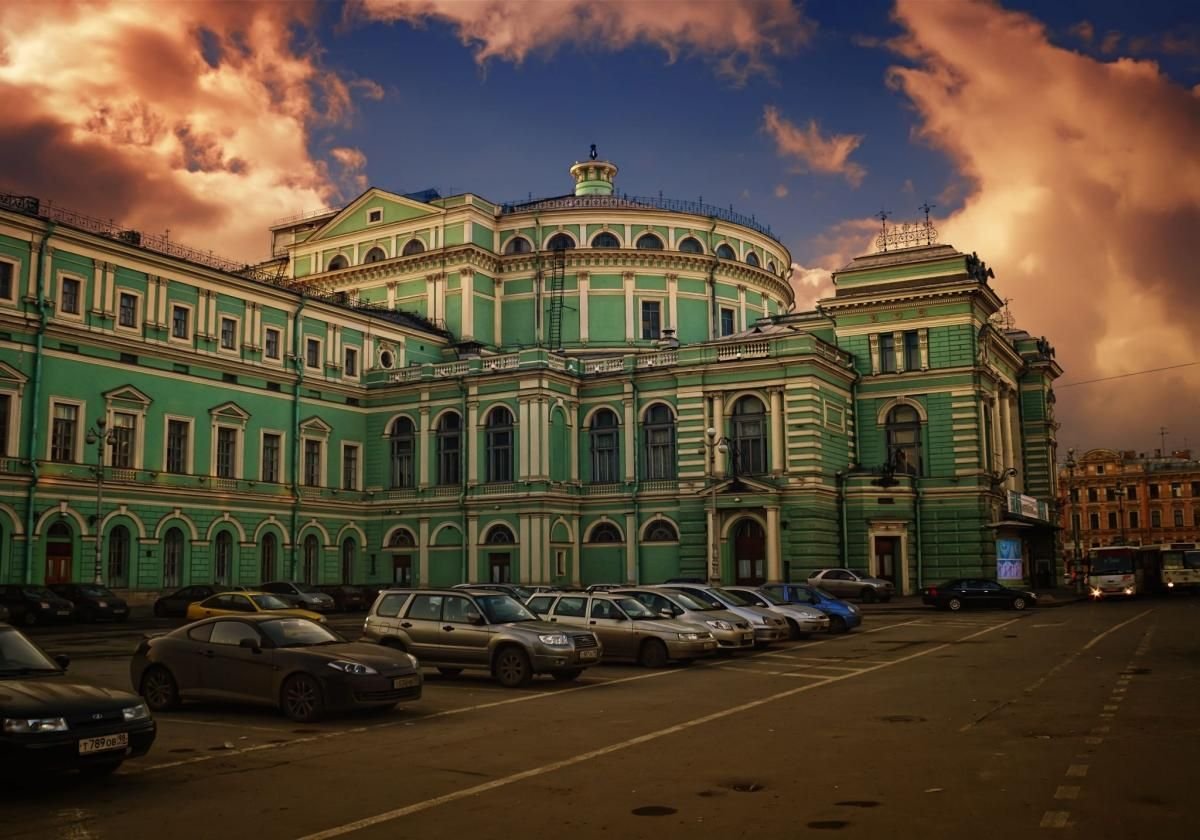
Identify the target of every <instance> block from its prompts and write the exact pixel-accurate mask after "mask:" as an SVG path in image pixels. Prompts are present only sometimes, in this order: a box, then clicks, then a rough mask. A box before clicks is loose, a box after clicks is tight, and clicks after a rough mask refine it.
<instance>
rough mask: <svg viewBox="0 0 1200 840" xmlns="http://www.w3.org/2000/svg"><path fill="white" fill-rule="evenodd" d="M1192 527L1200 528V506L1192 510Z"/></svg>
mask: <svg viewBox="0 0 1200 840" xmlns="http://www.w3.org/2000/svg"><path fill="white" fill-rule="evenodd" d="M1192 527H1193V528H1200V508H1194V509H1193V510H1192Z"/></svg>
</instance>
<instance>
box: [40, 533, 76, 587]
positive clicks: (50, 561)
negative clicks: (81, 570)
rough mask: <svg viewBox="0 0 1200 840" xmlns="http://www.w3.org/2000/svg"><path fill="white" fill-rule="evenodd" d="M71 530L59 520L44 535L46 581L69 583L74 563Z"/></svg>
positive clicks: (49, 582)
mask: <svg viewBox="0 0 1200 840" xmlns="http://www.w3.org/2000/svg"><path fill="white" fill-rule="evenodd" d="M73 548H74V546H73V544H72V541H71V531H70V529H69V528H67V526H66V525H63V524H62V523H61V522H60V523H56V524H55V525H53V526H52V527H51V528H50V531H49V533H48V534H47V535H46V583H47V584H51V583H70V582H71V568H72V566H73V565H74V564H73V560H74V551H73Z"/></svg>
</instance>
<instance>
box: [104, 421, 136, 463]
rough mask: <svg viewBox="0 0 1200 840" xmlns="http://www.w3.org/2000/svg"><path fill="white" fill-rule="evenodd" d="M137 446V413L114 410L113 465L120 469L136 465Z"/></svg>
mask: <svg viewBox="0 0 1200 840" xmlns="http://www.w3.org/2000/svg"><path fill="white" fill-rule="evenodd" d="M136 446H137V415H136V414H128V413H126V412H123V411H117V412H113V416H112V449H111V452H112V455H111V457H110V463H111V466H114V467H117V468H119V469H131V468H133V467H134V466H136V464H134V453H135V451H136V449H135V448H136Z"/></svg>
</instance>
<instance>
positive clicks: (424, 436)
mask: <svg viewBox="0 0 1200 840" xmlns="http://www.w3.org/2000/svg"><path fill="white" fill-rule="evenodd" d="M419 415H420V420H419V421H418V422H419V423H420V426H419V427H418V428H417V473H418V480H419V481H420V483H421V486H422V487H428V486H429V462H430V461H431V460H432V458H431V457H430V446H429V406H426V405H423V406H421V408H420V411H419Z"/></svg>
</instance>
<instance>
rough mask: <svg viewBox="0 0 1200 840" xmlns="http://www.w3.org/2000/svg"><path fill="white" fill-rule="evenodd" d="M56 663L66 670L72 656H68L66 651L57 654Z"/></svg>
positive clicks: (55, 656)
mask: <svg viewBox="0 0 1200 840" xmlns="http://www.w3.org/2000/svg"><path fill="white" fill-rule="evenodd" d="M54 663H55V664H56V665H58V667H59V668H62V669H63V670H64V671H65V670H67V668H68V667H69V666H70V664H71V657H69V656H67V655H66V654H65V653H58V654H55V655H54Z"/></svg>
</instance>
